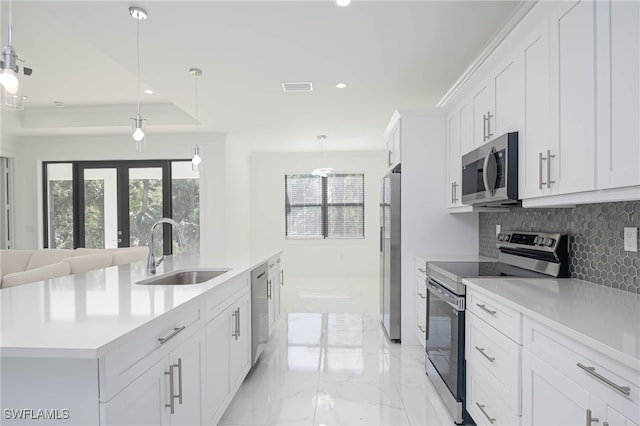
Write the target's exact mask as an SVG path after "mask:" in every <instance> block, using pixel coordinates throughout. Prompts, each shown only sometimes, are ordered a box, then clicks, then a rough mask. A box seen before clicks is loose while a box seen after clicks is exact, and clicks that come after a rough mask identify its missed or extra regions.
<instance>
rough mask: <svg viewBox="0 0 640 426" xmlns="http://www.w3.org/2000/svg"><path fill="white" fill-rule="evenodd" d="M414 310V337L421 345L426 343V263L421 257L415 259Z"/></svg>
mask: <svg viewBox="0 0 640 426" xmlns="http://www.w3.org/2000/svg"><path fill="white" fill-rule="evenodd" d="M415 268H416V273H415V296H414V297H415V312H416V328H415V332H416V337H417V338H418V342H420V344H421V345H422V346H425V345H426V342H425V340H426V332H427V283H426V280H427V275H426V273H427V272H426V271H427V264H426V262H425V261H424V260H422V259H417V258H416V259H415Z"/></svg>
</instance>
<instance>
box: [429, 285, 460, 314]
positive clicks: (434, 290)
mask: <svg viewBox="0 0 640 426" xmlns="http://www.w3.org/2000/svg"><path fill="white" fill-rule="evenodd" d="M427 283H428V286H427V290H429V292H430V293H431V294H433V295H434V296H436V297H437V298H438V299H440V300H442V301H443V302H445V303H446V304H447V305H449V306H451V307H452V308H453V309H455V310H456V311H464V298H463V297H452V296H449V295H448V294H446V293H445V292H444V291H443V290H441V289H440V285H439V284H438V283H436V282H435V281H433V280H432V279H430V278H429V279H427Z"/></svg>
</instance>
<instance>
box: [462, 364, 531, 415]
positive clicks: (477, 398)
mask: <svg viewBox="0 0 640 426" xmlns="http://www.w3.org/2000/svg"><path fill="white" fill-rule="evenodd" d="M508 395H509V390H507V389H506V388H505V387H504V386H503V385H502V384H501V383H500V382H498V381H497V380H496V378H495V377H493V375H491V374H490V373H489V372H487V371H486V369H485V368H484V367H482V366H481V365H478V364H474V363H467V411H468V412H469V414H471V417H473V420H475V422H476V423H477V424H478V425H486V426H500V425H509V426H513V425H520V424H521V419H522V418H521V417H520V416H519V415H518V413H517V411H516V410H515V407H511V406H510V405H509V403H508Z"/></svg>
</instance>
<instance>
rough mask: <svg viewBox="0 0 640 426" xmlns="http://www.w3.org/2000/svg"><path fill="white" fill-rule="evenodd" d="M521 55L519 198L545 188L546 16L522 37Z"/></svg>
mask: <svg viewBox="0 0 640 426" xmlns="http://www.w3.org/2000/svg"><path fill="white" fill-rule="evenodd" d="M521 58H522V63H523V71H524V98H523V101H524V102H523V104H524V122H523V126H522V128H521V129H520V132H519V133H518V144H519V152H518V157H519V158H518V192H519V196H520V198H529V197H535V196H538V195H542V194H544V193H545V191H546V185H545V184H544V182H543V174H544V171H543V169H542V163H541V160H540V155H541V154H542V153H543V152H546V150H547V149H550V146H549V134H550V131H549V127H550V124H551V121H550V120H551V115H550V113H549V90H550V86H549V20H548V19H546V20H545V21H544V23H543V24H542V25H541V26H540V27H538V28H536V30H535V31H533V32H532V33H531V35H530V36H529V37H527V38H526V39H525V41H524V43H523V45H522V48H521Z"/></svg>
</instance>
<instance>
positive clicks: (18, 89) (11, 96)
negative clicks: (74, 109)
mask: <svg viewBox="0 0 640 426" xmlns="http://www.w3.org/2000/svg"><path fill="white" fill-rule="evenodd" d="M11 5H12V4H11V0H9V26H8V31H7V33H8V35H9V38H8V42H9V44H7V45H6V46H5V47H4V49H3V50H2V59H0V86H2V89H3V90H2V98H3V100H2V104H3V105H4V106H5V107H7V108H9V109H22V108H23V106H22V100H23V97H22V90H23V84H22V81H21V80H22V76H21V74H20V67H19V66H18V61H19V60H20V58H18V55H17V54H16V51H15V50H14V48H13V24H12V19H13V11H12V7H11ZM22 73H23V74H24V75H31V73H32V70H31V68H27V67H22Z"/></svg>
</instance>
